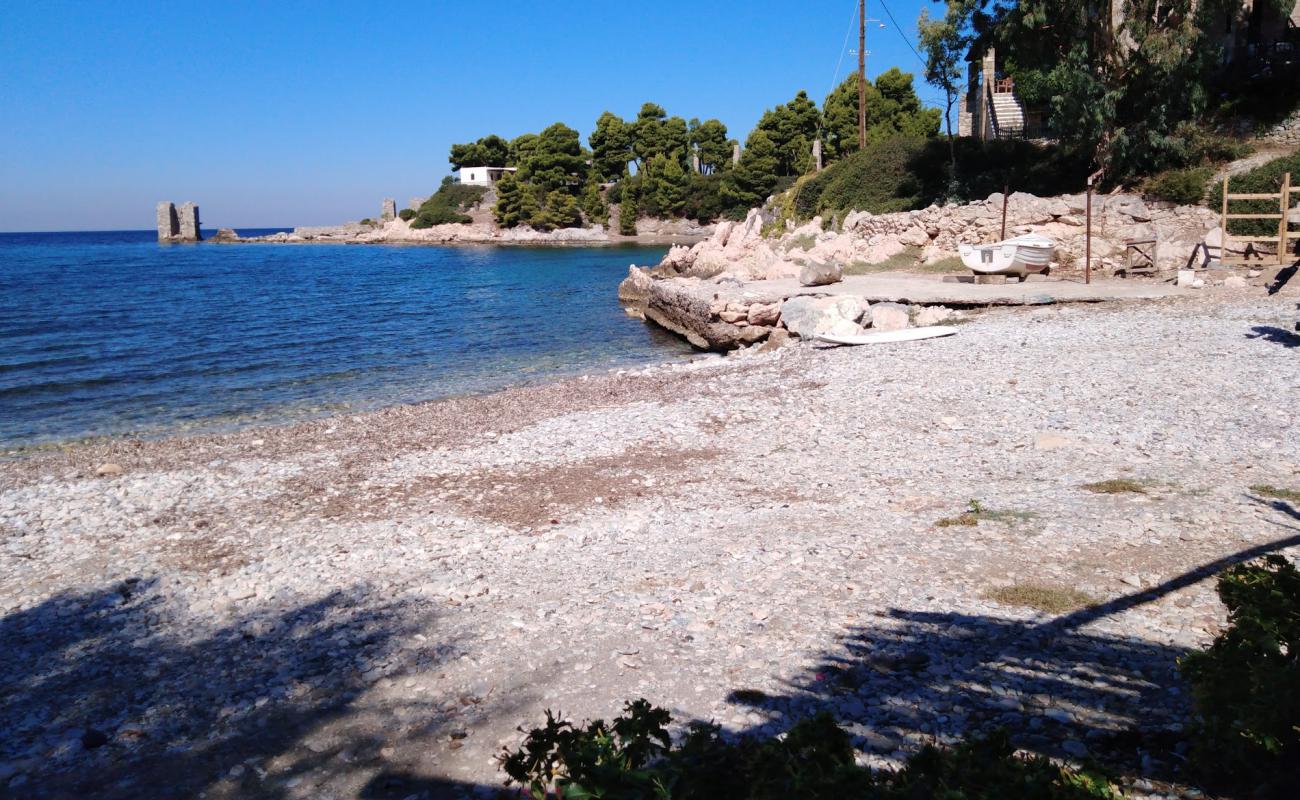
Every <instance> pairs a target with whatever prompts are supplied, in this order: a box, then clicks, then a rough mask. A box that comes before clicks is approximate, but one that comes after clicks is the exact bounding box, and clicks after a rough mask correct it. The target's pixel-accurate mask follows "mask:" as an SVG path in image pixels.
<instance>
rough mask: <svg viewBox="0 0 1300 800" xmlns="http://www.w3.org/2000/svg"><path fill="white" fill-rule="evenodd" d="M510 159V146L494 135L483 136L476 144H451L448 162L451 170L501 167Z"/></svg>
mask: <svg viewBox="0 0 1300 800" xmlns="http://www.w3.org/2000/svg"><path fill="white" fill-rule="evenodd" d="M509 158H510V145H509V144H508V143H507V142H506V140H505V139H502V138H501V137H500V136H497V135H496V134H490V135H488V136H484V137H483V138H482V139H479V140H478V141H476V142H470V143H468V144H453V145H452V146H451V155H450V157H448V159H447V160H448V161H450V162H451V168H452V169H461V168H462V167H501V166H506V165H507V164H506V162H507V161H508V160H509Z"/></svg>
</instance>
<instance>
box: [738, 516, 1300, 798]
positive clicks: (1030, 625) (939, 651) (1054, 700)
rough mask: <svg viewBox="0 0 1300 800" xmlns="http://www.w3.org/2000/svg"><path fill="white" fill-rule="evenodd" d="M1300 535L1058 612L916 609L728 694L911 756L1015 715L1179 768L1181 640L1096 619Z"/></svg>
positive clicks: (1097, 752) (1186, 702) (874, 748)
mask: <svg viewBox="0 0 1300 800" xmlns="http://www.w3.org/2000/svg"><path fill="white" fill-rule="evenodd" d="M1296 545H1300V536H1291V537H1288V538H1286V539H1280V540H1277V541H1273V542H1269V543H1267V544H1264V545H1260V546H1257V547H1252V548H1249V549H1246V550H1242V551H1240V552H1238V553H1234V554H1232V555H1230V556H1227V557H1224V558H1221V559H1217V560H1215V561H1213V562H1210V563H1207V564H1204V565H1202V566H1200V567H1198V568H1196V569H1193V570H1189V571H1188V572H1186V573H1183V574H1182V575H1179V576H1177V577H1175V578H1172V579H1170V580H1168V581H1166V582H1164V583H1162V584H1160V585H1159V586H1155V587H1153V588H1151V589H1148V590H1145V591H1141V592H1135V593H1132V594H1129V595H1124V596H1122V597H1119V598H1116V599H1115V600H1112V601H1108V602H1106V603H1100V604H1097V605H1094V606H1090V607H1088V608H1084V609H1081V610H1079V611H1076V612H1073V613H1070V614H1066V615H1063V616H1060V617H1056V618H1052V619H1048V620H1046V621H1035V620H1017V619H1007V618H998V617H992V616H985V615H972V614H958V613H937V612H929V611H914V610H907V609H891V610H888V611H886V612H882V613H881V614H879V615H878V617H877V618H876V619H875V620H873V621H872V622H870V623H868V624H865V625H861V626H858V627H855V628H852V629H850V630H849V631H847V632H846V634H845V635H844V637H843V638H842V640H841V641H840V643H839V644H838V646H836V647H834V648H830V649H828V650H827V651H825V652H824V653H822V654H821V655H820V656H818V658H817V660H816V663H815V665H814V666H813V667H811V668H809V669H807V670H806V671H805V672H804V673H803V674H802V675H800V676H799V677H798V678H796V679H794V680H792V681H789V682H787V684H786V690H785V691H784V692H783V693H782V694H780V695H778V696H772V695H769V694H765V693H762V692H758V691H753V690H745V689H739V690H736V691H734V692H732V694H731V696H730V697H729V701H730V702H732V703H735V704H737V705H741V706H747V707H749V708H752V709H755V710H761V711H764V712H768V714H769V716H770V718H771V719H772V721H771V722H769V723H766V724H763V725H759V726H756V727H755V728H752V729H750V730H747V731H743V732H742V735H756V736H770V735H773V734H775V733H777V732H778V731H781V730H785V729H788V728H789V727H790V726H791V725H793V724H794V723H795V722H797V721H799V720H800V719H804V718H806V717H809V716H811V715H813V714H816V713H818V712H821V711H828V712H830V713H831V714H832V715H833V716H834V717H835V718H836V719H837V720H839V721H840V722H841V723H842V724H843V725H845V727H846V728H847V729H848V730H849V731H850V732H851V733H852V734H853V736H854V739H855V744H856V746H857V747H859V748H860V749H862V750H865V751H869V752H873V753H875V754H877V755H881V756H886V757H889V758H891V760H893V761H895V762H898V761H901V760H902V758H904V757H905V756H906V755H908V754H910V753H913V752H915V751H916V750H918V749H920V747H921V746H922V745H924V744H927V743H935V742H942V743H952V742H955V741H956V740H958V739H960V738H962V737H965V736H970V735H979V734H984V733H989V732H991V731H993V730H996V729H998V728H1003V729H1006V730H1007V732H1008V733H1009V734H1010V736H1011V739H1012V741H1013V743H1014V744H1015V745H1016V746H1017V747H1020V748H1023V749H1025V750H1028V751H1031V752H1035V753H1041V754H1044V755H1050V756H1059V757H1072V758H1076V759H1081V758H1092V759H1096V760H1097V761H1098V762H1100V763H1102V764H1103V765H1104V766H1105V767H1106V768H1107V769H1109V770H1111V771H1113V772H1114V773H1115V774H1119V775H1128V776H1132V777H1143V778H1149V779H1155V780H1162V781H1177V780H1179V779H1180V778H1185V777H1186V776H1182V775H1180V769H1181V768H1182V767H1183V766H1185V762H1184V759H1183V756H1182V753H1183V752H1185V750H1186V746H1187V743H1186V742H1185V741H1184V736H1185V734H1184V729H1185V725H1186V723H1187V722H1188V720H1189V719H1190V715H1191V711H1192V709H1191V704H1190V697H1189V695H1188V690H1187V687H1186V686H1185V685H1184V684H1183V682H1182V680H1181V678H1180V676H1179V673H1178V659H1179V657H1180V656H1182V655H1184V654H1185V651H1184V650H1182V649H1181V648H1177V647H1172V646H1168V645H1164V644H1160V643H1157V642H1152V641H1149V640H1146V639H1143V638H1140V637H1138V636H1121V635H1116V634H1111V633H1106V632H1103V631H1098V630H1092V629H1090V630H1084V628H1085V627H1086V626H1088V625H1090V624H1091V623H1094V622H1097V621H1100V620H1102V619H1104V618H1106V617H1110V616H1113V615H1115V614H1118V613H1121V612H1123V611H1126V610H1129V609H1131V608H1134V607H1137V606H1140V605H1143V604H1145V603H1149V602H1152V601H1154V600H1156V599H1158V598H1159V597H1161V596H1164V595H1166V594H1168V593H1170V592H1172V591H1175V590H1177V589H1179V588H1182V587H1185V586H1188V585H1191V584H1193V583H1197V582H1199V581H1203V580H1208V579H1211V578H1212V577H1213V576H1215V575H1217V574H1218V573H1219V572H1221V571H1222V570H1223V569H1225V568H1227V567H1229V566H1231V565H1233V564H1237V563H1240V562H1243V561H1248V560H1251V559H1254V558H1258V557H1259V556H1262V555H1265V554H1266V553H1270V552H1276V551H1278V550H1281V549H1283V548H1286V547H1293V546H1296Z"/></svg>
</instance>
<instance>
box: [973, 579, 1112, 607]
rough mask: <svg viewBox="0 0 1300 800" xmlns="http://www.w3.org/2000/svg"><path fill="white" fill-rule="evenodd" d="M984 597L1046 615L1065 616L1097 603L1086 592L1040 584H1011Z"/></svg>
mask: <svg viewBox="0 0 1300 800" xmlns="http://www.w3.org/2000/svg"><path fill="white" fill-rule="evenodd" d="M984 596H985V597H987V598H988V599H990V600H992V601H993V602H995V603H1001V604H1002V605H1004V606H1021V607H1024V608H1035V609H1038V610H1039V611H1045V612H1047V613H1048V614H1065V613H1067V612H1070V611H1077V610H1079V609H1080V608H1086V607H1088V606H1091V605H1096V604H1097V603H1098V602H1099V601H1098V599H1097V598H1095V597H1093V596H1092V595H1090V594H1088V593H1087V592H1081V591H1079V590H1078V589H1070V588H1066V587H1062V586H1049V585H1047V584H1042V583H1013V584H1011V585H1010V586H1002V587H999V588H997V589H993V590H991V591H989V592H986V593H985V595H984Z"/></svg>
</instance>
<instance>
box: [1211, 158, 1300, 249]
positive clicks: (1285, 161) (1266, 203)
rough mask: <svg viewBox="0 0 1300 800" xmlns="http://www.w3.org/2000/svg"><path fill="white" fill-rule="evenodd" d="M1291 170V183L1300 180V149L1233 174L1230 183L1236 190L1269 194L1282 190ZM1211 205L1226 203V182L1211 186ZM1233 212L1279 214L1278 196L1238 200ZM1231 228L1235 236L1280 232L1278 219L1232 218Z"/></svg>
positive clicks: (1230, 187) (1217, 205)
mask: <svg viewBox="0 0 1300 800" xmlns="http://www.w3.org/2000/svg"><path fill="white" fill-rule="evenodd" d="M1287 172H1289V173H1291V183H1292V185H1295V184H1297V183H1300V150H1297V151H1296V152H1294V153H1292V154H1291V155H1288V156H1282V157H1281V158H1275V159H1273V160H1272V161H1269V162H1267V163H1265V164H1262V165H1260V166H1258V167H1256V168H1255V169H1252V170H1251V171H1250V172H1246V173H1243V174H1241V175H1234V176H1232V178H1231V180H1230V183H1229V185H1228V189H1229V191H1231V192H1232V193H1233V194H1266V193H1270V192H1276V191H1278V190H1279V189H1280V188H1281V186H1282V176H1283V175H1284V174H1285V173H1287ZM1206 202H1207V203H1208V204H1209V206H1210V208H1213V209H1221V208H1222V207H1223V182H1222V181H1220V182H1217V183H1215V184H1214V185H1213V186H1211V187H1210V196H1209V199H1208V200H1207V201H1206ZM1229 211H1231V212H1232V213H1233V214H1276V213H1277V212H1278V202H1277V201H1276V200H1234V201H1233V203H1232V208H1230V209H1229ZM1228 232H1229V233H1231V234H1233V235H1235V236H1276V235H1277V220H1266V219H1234V220H1228Z"/></svg>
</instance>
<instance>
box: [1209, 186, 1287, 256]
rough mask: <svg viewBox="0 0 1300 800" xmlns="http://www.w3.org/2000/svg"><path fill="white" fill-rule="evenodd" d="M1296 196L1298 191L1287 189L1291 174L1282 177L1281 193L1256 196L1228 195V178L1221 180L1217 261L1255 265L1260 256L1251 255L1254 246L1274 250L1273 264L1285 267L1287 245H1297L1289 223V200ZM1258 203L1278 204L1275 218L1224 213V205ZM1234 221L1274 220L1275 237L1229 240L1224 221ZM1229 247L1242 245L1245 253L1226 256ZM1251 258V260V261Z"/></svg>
mask: <svg viewBox="0 0 1300 800" xmlns="http://www.w3.org/2000/svg"><path fill="white" fill-rule="evenodd" d="M1293 195H1295V196H1300V187H1293V186H1292V185H1291V173H1289V172H1288V173H1286V175H1284V176H1282V190H1281V191H1279V192H1266V193H1260V194H1229V193H1228V178H1227V177H1226V176H1225V177H1224V179H1223V215H1222V216H1221V218H1220V221H1219V225H1220V228H1221V231H1222V233H1223V245H1222V249H1221V251H1220V259H1219V260H1220V261H1222V262H1223V263H1225V264H1249V263H1259V261H1260V260H1262V259H1263V254H1261V253H1259V252H1256V251H1255V245H1257V244H1271V245H1273V246H1274V247H1276V248H1277V263H1279V264H1285V263H1287V261H1288V260H1289V258H1290V255H1291V251H1292V249H1293V248H1292V247H1291V246H1290V243H1291V242H1294V241H1300V231H1292V230H1291V225H1292V222H1291V220H1290V219H1289V215H1290V212H1291V199H1292V196H1293ZM1250 200H1253V201H1261V200H1272V201H1274V202H1276V203H1277V204H1278V213H1276V214H1272V213H1269V214H1232V213H1229V211H1228V204H1229V203H1231V202H1236V201H1250ZM1234 219H1260V220H1277V233H1273V234H1269V235H1268V236H1233V235H1230V234H1229V233H1228V221H1229V220H1234ZM1231 245H1245V248H1246V249H1245V252H1244V253H1243V254H1242V255H1239V256H1230V255H1228V248H1229V246H1231ZM1252 254H1253V258H1254V260H1252Z"/></svg>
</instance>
